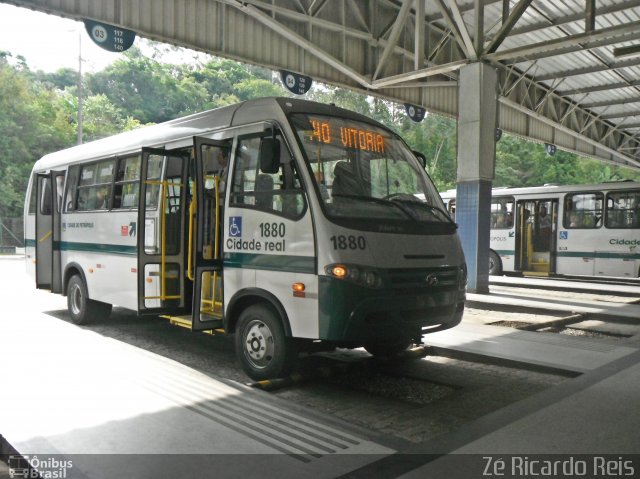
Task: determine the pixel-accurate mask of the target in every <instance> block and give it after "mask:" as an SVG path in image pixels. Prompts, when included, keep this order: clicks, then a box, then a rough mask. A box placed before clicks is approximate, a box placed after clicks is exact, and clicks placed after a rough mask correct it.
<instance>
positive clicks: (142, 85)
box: [0, 43, 640, 217]
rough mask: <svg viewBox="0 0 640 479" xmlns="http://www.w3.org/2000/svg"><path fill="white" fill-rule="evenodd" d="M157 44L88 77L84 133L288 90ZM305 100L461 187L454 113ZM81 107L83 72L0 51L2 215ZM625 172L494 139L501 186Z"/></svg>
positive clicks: (361, 98) (261, 76)
mask: <svg viewBox="0 0 640 479" xmlns="http://www.w3.org/2000/svg"><path fill="white" fill-rule="evenodd" d="M150 44H151V45H154V44H152V43H150ZM151 48H152V53H151V54H144V53H143V51H142V50H140V49H139V48H132V49H130V50H129V51H127V52H126V53H124V54H123V55H121V57H120V58H119V59H118V60H116V61H115V62H114V63H112V64H111V65H110V66H108V67H107V68H105V69H104V70H102V71H100V72H97V73H93V74H85V75H84V77H83V84H82V91H83V97H84V102H83V131H84V134H83V139H84V141H91V140H95V139H99V138H103V137H105V136H109V135H113V134H115V133H118V132H121V131H124V130H129V129H132V128H137V127H138V126H140V125H144V124H148V123H159V122H163V121H166V120H170V119H173V118H177V117H180V116H183V115H186V114H189V113H195V112H198V111H202V110H206V109H209V108H216V107H219V106H224V105H228V104H232V103H236V102H238V101H243V100H248V99H251V98H257V97H265V96H291V94H289V93H288V92H287V91H286V90H285V89H284V88H283V87H282V86H281V85H280V82H279V80H278V79H277V77H276V76H275V75H274V74H273V73H272V72H271V71H269V70H267V69H264V68H260V67H253V66H248V65H243V64H240V63H238V62H235V61H232V60H226V59H220V58H213V57H207V58H206V59H205V60H199V62H197V63H194V62H190V63H189V64H179V65H176V64H171V63H167V62H163V61H161V60H162V58H163V56H164V55H166V54H168V53H169V54H173V55H174V56H175V55H180V54H181V55H189V53H188V52H185V51H184V50H177V49H176V48H175V47H169V46H162V45H160V44H155V46H152V47H151ZM306 98H307V99H310V100H314V101H318V102H322V103H333V104H336V105H337V106H340V107H343V108H347V109H349V110H353V111H356V112H358V113H361V114H363V115H366V116H369V117H373V118H375V119H377V120H378V121H380V122H381V123H383V124H385V125H387V126H389V127H390V128H392V129H393V130H395V131H396V132H397V133H398V134H400V135H401V136H402V137H403V138H404V139H405V140H406V142H407V143H408V144H409V146H410V147H411V148H412V149H414V150H417V151H420V152H422V153H423V154H424V155H425V156H426V157H427V169H428V172H429V174H430V175H431V177H432V178H433V179H434V181H435V182H436V184H437V186H438V187H439V188H440V189H441V190H442V189H449V188H453V187H455V183H456V168H457V164H456V157H457V132H456V122H455V120H452V119H450V118H445V117H442V116H438V115H427V117H426V118H425V119H424V121H423V122H421V123H418V124H416V123H413V122H412V121H411V120H409V119H408V117H407V115H406V114H405V112H404V107H403V106H401V105H397V104H393V103H391V102H389V101H386V100H384V99H381V98H376V97H370V96H366V95H362V94H359V93H356V92H353V91H350V90H345V89H341V88H335V87H330V86H326V85H314V87H313V88H312V89H311V91H310V92H309V93H307V95H306ZM77 111H78V76H77V72H75V71H74V70H72V69H60V70H58V71H57V72H54V73H44V72H40V71H37V72H33V71H31V70H30V69H29V66H28V65H27V63H26V61H25V59H24V58H23V57H20V56H13V55H12V54H11V53H10V52H6V51H0V131H1V132H2V135H0V188H2V192H3V195H2V196H1V199H0V217H2V216H5V217H6V216H20V215H21V212H22V206H23V202H24V193H25V190H26V185H27V182H28V178H29V173H30V170H31V168H32V166H33V164H34V162H35V161H36V160H37V159H38V158H40V157H41V156H43V155H44V154H46V153H49V152H52V151H56V150H60V149H63V148H67V147H70V146H73V145H74V144H75V142H76V136H77V134H76V132H77V122H78V117H77ZM627 178H630V179H639V178H640V175H639V174H638V173H636V172H635V171H632V170H629V169H625V168H621V167H618V166H613V165H607V164H604V163H602V162H600V161H596V160H589V159H585V158H581V157H578V156H576V155H573V154H570V153H567V152H562V151H558V152H557V153H556V155H554V156H549V155H547V154H546V152H545V150H544V148H543V146H542V145H538V144H535V143H531V142H527V141H524V140H522V139H520V138H517V137H514V136H510V135H506V134H505V135H503V137H502V139H501V140H500V141H499V142H498V143H497V145H496V170H495V181H494V185H496V186H534V185H542V184H545V183H558V184H580V183H582V184H585V183H598V182H603V181H612V180H621V179H627Z"/></svg>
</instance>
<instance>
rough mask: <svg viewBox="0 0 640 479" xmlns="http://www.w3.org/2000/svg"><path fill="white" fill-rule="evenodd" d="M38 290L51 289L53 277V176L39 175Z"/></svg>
mask: <svg viewBox="0 0 640 479" xmlns="http://www.w3.org/2000/svg"><path fill="white" fill-rule="evenodd" d="M35 182H36V184H35V188H36V288H39V289H51V283H52V277H53V210H54V208H53V199H54V197H53V189H52V188H51V174H40V173H39V174H37V175H36V176H35Z"/></svg>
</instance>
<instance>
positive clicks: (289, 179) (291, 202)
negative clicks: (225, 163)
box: [230, 135, 305, 219]
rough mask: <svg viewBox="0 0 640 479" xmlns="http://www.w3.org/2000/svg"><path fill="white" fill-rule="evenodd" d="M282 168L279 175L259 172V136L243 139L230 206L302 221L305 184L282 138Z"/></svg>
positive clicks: (234, 171)
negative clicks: (253, 209) (254, 209)
mask: <svg viewBox="0 0 640 479" xmlns="http://www.w3.org/2000/svg"><path fill="white" fill-rule="evenodd" d="M278 139H279V140H280V143H281V147H280V168H279V169H278V171H277V172H276V173H272V174H271V173H263V172H262V171H261V170H260V161H259V149H260V137H259V136H252V137H245V138H240V139H239V140H238V146H237V148H236V158H235V166H234V168H233V182H232V185H231V199H230V201H231V205H233V206H246V207H252V208H256V209H259V210H262V211H267V212H272V213H275V214H280V215H282V216H285V217H288V218H292V219H295V218H299V217H300V216H301V215H302V213H303V212H304V209H305V202H304V194H303V191H302V182H301V181H300V176H299V175H298V172H297V169H296V167H295V164H294V161H293V158H292V156H291V153H290V152H289V149H288V148H287V147H286V144H285V142H284V140H283V139H282V136H281V135H278Z"/></svg>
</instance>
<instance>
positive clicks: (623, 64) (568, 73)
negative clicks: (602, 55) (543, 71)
mask: <svg viewBox="0 0 640 479" xmlns="http://www.w3.org/2000/svg"><path fill="white" fill-rule="evenodd" d="M637 65H640V58H634V59H631V60H624V61H620V62H612V63H610V64H609V65H593V66H590V67H585V68H578V69H577V70H562V71H557V72H553V73H549V74H547V75H540V76H538V77H536V80H537V81H547V80H553V79H555V78H565V77H572V76H578V75H586V74H589V73H597V72H603V71H607V70H616V69H618V68H627V67H634V66H637Z"/></svg>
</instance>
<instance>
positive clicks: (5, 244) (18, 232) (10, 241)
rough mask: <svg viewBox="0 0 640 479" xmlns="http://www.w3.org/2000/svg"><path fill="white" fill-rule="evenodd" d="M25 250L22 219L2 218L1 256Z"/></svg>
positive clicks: (0, 221) (0, 220)
mask: <svg viewBox="0 0 640 479" xmlns="http://www.w3.org/2000/svg"><path fill="white" fill-rule="evenodd" d="M22 248H24V224H23V220H22V218H0V254H15V253H16V251H17V250H20V249H22Z"/></svg>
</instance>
